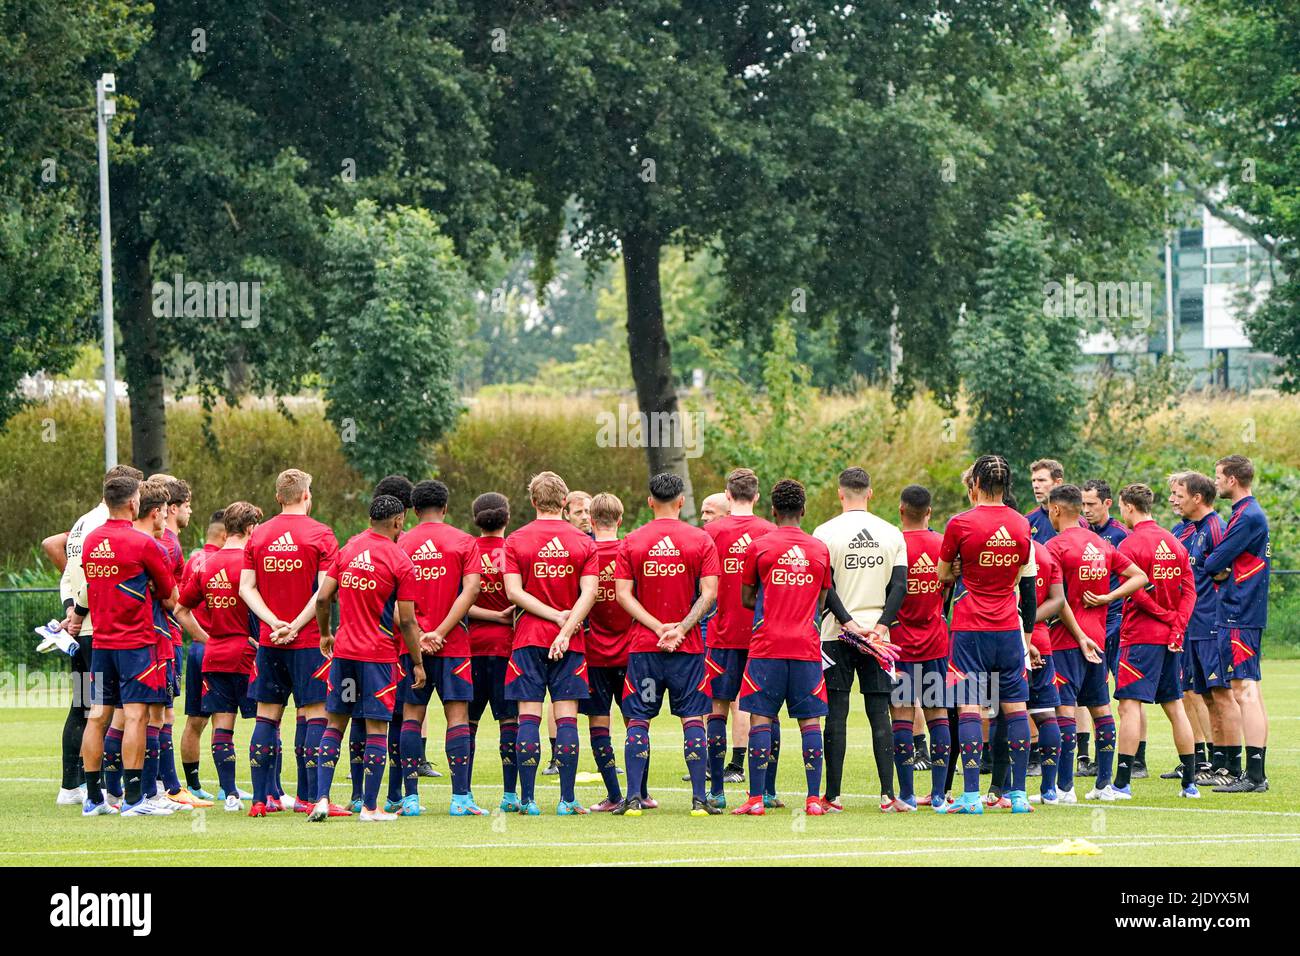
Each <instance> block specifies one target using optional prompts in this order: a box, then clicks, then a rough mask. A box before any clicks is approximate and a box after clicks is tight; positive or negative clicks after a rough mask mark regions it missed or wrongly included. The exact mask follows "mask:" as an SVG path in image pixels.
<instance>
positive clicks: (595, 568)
mask: <svg viewBox="0 0 1300 956" xmlns="http://www.w3.org/2000/svg"><path fill="white" fill-rule="evenodd" d="M597 574H600V552H599V550H598V549H597V548H596V543H595V542H594V541H589V542H588V544H587V556H586V557H585V558H583V559H582V564H581V565H580V566H579V568H578V577H580V578H581V577H589V576H594V575H597Z"/></svg>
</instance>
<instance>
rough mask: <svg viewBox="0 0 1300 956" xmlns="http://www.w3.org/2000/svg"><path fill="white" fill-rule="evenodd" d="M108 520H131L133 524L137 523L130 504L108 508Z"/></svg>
mask: <svg viewBox="0 0 1300 956" xmlns="http://www.w3.org/2000/svg"><path fill="white" fill-rule="evenodd" d="M108 520H109V521H129V522H131V524H132V525H134V524H135V518H133V517H131V506H130V505H126V506H124V507H121V508H117V509H114V508H109V509H108Z"/></svg>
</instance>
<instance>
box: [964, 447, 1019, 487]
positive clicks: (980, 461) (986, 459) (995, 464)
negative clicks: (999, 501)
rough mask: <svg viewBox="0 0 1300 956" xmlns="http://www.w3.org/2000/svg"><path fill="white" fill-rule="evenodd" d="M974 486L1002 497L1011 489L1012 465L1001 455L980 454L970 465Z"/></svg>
mask: <svg viewBox="0 0 1300 956" xmlns="http://www.w3.org/2000/svg"><path fill="white" fill-rule="evenodd" d="M970 480H971V485H972V487H975V488H978V489H979V490H980V491H982V492H984V494H986V495H996V496H998V497H1002V495H1004V494H1005V493H1006V492H1008V491H1010V490H1011V466H1010V465H1008V464H1007V460H1006V459H1005V458H1003V457H1002V456H1001V455H980V457H978V458H976V459H975V464H973V465H971V467H970Z"/></svg>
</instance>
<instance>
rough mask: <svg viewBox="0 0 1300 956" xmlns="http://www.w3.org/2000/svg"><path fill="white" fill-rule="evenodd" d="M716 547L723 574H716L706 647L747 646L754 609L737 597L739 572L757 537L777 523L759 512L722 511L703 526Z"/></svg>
mask: <svg viewBox="0 0 1300 956" xmlns="http://www.w3.org/2000/svg"><path fill="white" fill-rule="evenodd" d="M704 530H705V531H706V532H707V533H708V535H709V537H710V538H712V539H713V544H714V547H716V548H717V549H718V560H719V561H720V562H721V565H722V574H721V575H719V577H718V610H717V613H716V614H714V615H713V618H712V619H711V620H710V621H709V632H708V634H707V636H706V638H705V643H707V644H708V646H709V647H717V648H738V649H741V650H744V649H745V648H748V647H749V636H750V632H751V631H753V629H754V612H753V611H751V610H750V609H749V608H747V607H745V605H744V604H742V603H741V601H740V588H741V581H740V575H741V572H742V571H743V570H744V567H745V555H746V554H747V553H748V552H749V547H750V545H751V544H753V543H754V541H755V540H756V539H758V538H761V537H762V536H763V535H765V534H768V533H769V532H772V531H775V530H776V525H774V524H772V522H770V521H768V520H767V519H766V518H760V517H758V515H724V516H723V517H721V518H716V519H714V520H713V521H710V522H709V523H708V524H706V525H705V526H704Z"/></svg>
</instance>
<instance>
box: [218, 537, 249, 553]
mask: <svg viewBox="0 0 1300 956" xmlns="http://www.w3.org/2000/svg"><path fill="white" fill-rule="evenodd" d="M246 544H248V538H246V537H245V536H244V535H242V534H232V535H229V536H228V537H227V538H226V543H225V544H223V545H222V546H221V550H222V551H243V550H244V545H246Z"/></svg>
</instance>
